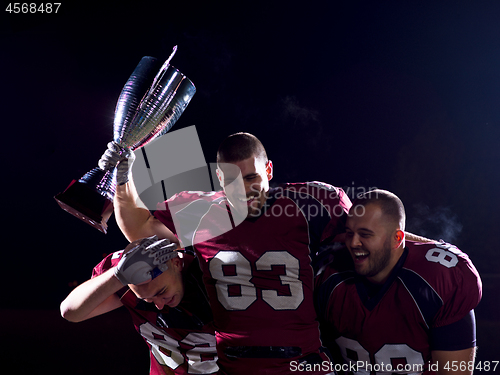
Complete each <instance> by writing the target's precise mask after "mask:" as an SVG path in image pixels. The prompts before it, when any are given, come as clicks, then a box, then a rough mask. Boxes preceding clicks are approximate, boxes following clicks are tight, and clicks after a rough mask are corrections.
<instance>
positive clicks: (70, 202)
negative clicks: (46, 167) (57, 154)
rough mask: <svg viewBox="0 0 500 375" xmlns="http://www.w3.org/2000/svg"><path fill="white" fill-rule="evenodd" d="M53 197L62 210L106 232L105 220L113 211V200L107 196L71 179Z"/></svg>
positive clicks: (106, 220)
mask: <svg viewBox="0 0 500 375" xmlns="http://www.w3.org/2000/svg"><path fill="white" fill-rule="evenodd" d="M54 199H55V200H56V201H57V203H59V206H61V208H62V209H63V210H65V211H67V212H69V213H70V214H72V215H73V216H75V217H77V218H79V219H80V220H83V221H84V222H86V223H87V224H90V225H92V226H93V227H94V228H96V229H98V230H99V231H101V232H102V233H104V234H106V232H107V229H108V224H107V222H108V219H109V218H110V216H111V214H112V213H113V202H112V201H110V200H109V199H108V198H106V197H104V196H103V195H101V194H99V193H98V192H97V191H95V190H92V189H91V188H89V187H88V186H87V185H86V184H84V183H81V182H79V181H77V180H73V181H71V183H70V184H69V186H68V187H67V188H66V190H64V192H62V193H59V194H57V195H56V196H55V197H54Z"/></svg>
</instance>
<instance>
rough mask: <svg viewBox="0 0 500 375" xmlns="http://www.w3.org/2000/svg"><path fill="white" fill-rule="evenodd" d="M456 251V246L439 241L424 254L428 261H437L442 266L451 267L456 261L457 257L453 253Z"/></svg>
mask: <svg viewBox="0 0 500 375" xmlns="http://www.w3.org/2000/svg"><path fill="white" fill-rule="evenodd" d="M456 252H457V249H456V247H454V246H452V245H449V244H446V243H439V244H436V247H435V248H433V249H430V250H429V251H428V252H427V253H426V254H425V259H427V260H428V261H429V262H434V263H439V264H441V265H442V266H445V267H447V268H451V267H455V266H456V265H457V263H458V257H457V256H456V255H455V254H454V253H456Z"/></svg>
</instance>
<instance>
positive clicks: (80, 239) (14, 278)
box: [0, 1, 500, 374]
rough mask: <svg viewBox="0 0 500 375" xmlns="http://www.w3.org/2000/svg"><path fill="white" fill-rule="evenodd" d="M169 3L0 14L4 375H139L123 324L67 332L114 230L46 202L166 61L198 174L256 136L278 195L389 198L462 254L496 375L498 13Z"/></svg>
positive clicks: (125, 320) (101, 321)
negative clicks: (179, 87)
mask: <svg viewBox="0 0 500 375" xmlns="http://www.w3.org/2000/svg"><path fill="white" fill-rule="evenodd" d="M179 3H180V2H175V4H174V2H157V4H154V5H152V4H150V3H148V2H134V1H131V2H127V4H125V5H124V4H121V5H114V6H110V5H103V4H102V3H101V4H99V5H97V4H92V3H89V2H82V1H73V2H71V4H69V2H63V3H62V5H61V7H60V8H59V11H58V13H57V14H54V13H52V14H36V15H34V14H12V13H8V12H7V11H5V9H6V7H7V4H8V3H7V2H2V8H1V9H0V12H1V15H0V30H1V33H0V51H1V52H0V68H1V80H0V88H1V95H2V96H1V99H2V100H1V107H0V110H1V112H0V113H1V114H0V120H1V131H2V132H3V134H2V135H3V137H2V139H3V142H2V145H3V156H4V157H3V165H4V168H3V176H2V209H3V216H4V222H6V223H7V225H6V226H5V225H4V228H5V229H4V230H3V238H2V243H3V246H2V253H1V255H0V265H1V266H2V272H1V273H0V278H1V279H0V280H1V285H2V286H3V289H2V299H1V304H0V314H2V319H1V320H2V327H1V328H2V329H1V330H0V335H2V345H3V346H4V347H7V349H8V351H7V352H5V351H4V355H2V357H3V360H2V363H3V364H4V365H5V366H11V365H12V366H15V367H16V369H17V370H16V373H20V374H21V373H22V374H24V373H32V372H34V371H37V370H40V369H44V370H47V371H50V372H51V373H53V374H56V373H61V374H62V373H77V374H79V373H81V374H87V373H93V374H98V373H101V372H102V373H108V374H109V373H121V374H132V373H138V372H137V371H139V373H143V374H145V373H147V368H148V358H147V349H146V345H145V344H143V343H142V342H141V338H140V337H139V336H138V335H137V334H135V333H134V332H133V327H132V324H131V322H130V319H129V317H128V316H127V312H126V311H118V312H113V313H111V314H108V315H107V316H103V317H98V318H95V319H92V320H91V321H89V322H84V323H80V324H71V323H68V322H66V321H64V320H63V319H62V318H60V316H59V312H58V308H59V303H60V302H61V300H62V299H64V297H65V296H66V295H67V294H68V293H69V291H70V290H71V288H72V287H73V286H74V285H77V284H78V283H81V282H83V281H85V280H86V279H88V278H89V277H90V274H91V270H92V268H93V266H94V265H95V264H96V263H98V262H99V261H100V260H101V259H102V256H103V254H106V253H109V252H112V251H115V250H119V249H121V248H123V247H124V246H125V245H126V243H127V242H126V240H125V238H124V237H123V236H122V235H121V233H120V232H119V229H118V228H117V227H116V224H115V221H114V217H112V218H111V219H110V222H109V224H110V228H109V233H108V234H107V235H103V234H102V233H100V232H98V231H96V230H95V229H93V228H92V227H90V226H88V225H86V224H84V223H83V222H80V221H79V220H78V219H76V218H74V217H73V216H71V215H69V214H67V213H66V212H64V211H63V210H61V209H60V208H59V206H58V205H57V203H56V201H55V200H54V199H53V196H54V195H55V194H57V193H59V192H61V191H62V190H64V188H66V186H67V185H68V184H69V182H70V181H71V180H72V179H75V178H76V179H77V178H79V177H81V176H82V175H83V174H84V173H85V172H87V171H88V170H89V169H91V168H93V167H95V166H96V165H97V160H98V159H99V157H100V156H101V154H102V153H103V151H104V150H105V148H106V144H107V142H109V141H110V140H111V139H112V122H113V113H114V107H115V104H116V100H117V99H118V96H119V94H120V91H121V89H122V87H123V85H124V83H125V82H126V80H127V79H128V77H129V75H130V74H131V73H132V71H133V69H134V68H135V66H136V65H137V63H138V62H139V60H140V59H141V57H143V56H146V55H149V56H155V57H157V58H159V59H162V60H164V59H166V58H167V57H168V56H169V55H170V53H171V51H172V48H173V46H174V45H177V46H178V51H177V54H176V55H175V57H174V59H173V61H172V64H173V65H174V66H175V67H177V68H178V69H180V70H181V71H182V72H183V73H185V74H186V75H187V76H188V77H189V78H190V79H191V80H192V81H193V82H194V83H195V85H196V87H197V93H196V95H195V96H194V98H193V100H192V101H191V103H190V104H189V106H188V108H187V109H186V111H185V113H184V114H183V115H182V117H181V118H180V120H179V121H178V123H177V124H176V125H175V127H174V129H172V131H173V130H175V129H180V128H183V127H187V126H191V125H196V129H197V132H198V135H199V137H200V141H201V144H202V147H203V151H204V154H205V157H206V161H207V163H211V162H214V161H215V152H216V150H217V147H218V145H219V143H220V142H221V141H222V140H223V139H224V138H225V137H226V136H227V135H229V134H231V133H234V132H237V131H248V132H251V133H253V134H255V135H256V136H258V137H259V138H260V139H261V140H262V142H263V143H264V145H266V148H267V151H268V154H269V157H270V158H271V160H273V162H274V167H275V177H274V180H273V181H274V182H275V183H278V182H293V181H308V180H319V181H324V182H328V183H331V184H333V185H336V186H341V187H343V188H344V189H345V190H346V191H347V192H348V194H349V195H350V197H352V196H353V193H354V192H362V191H363V190H364V189H368V188H369V187H378V188H383V189H387V190H390V191H393V192H394V193H396V194H397V195H398V196H399V197H400V198H401V199H402V200H403V202H404V203H405V205H406V209H407V214H408V223H407V229H408V230H409V231H412V232H415V233H417V234H421V235H425V236H429V237H432V238H443V239H445V240H446V241H448V242H452V243H454V244H456V245H457V246H458V247H459V248H461V249H462V250H464V251H465V252H467V253H468V254H469V256H470V257H471V259H472V261H473V262H474V264H475V265H476V267H477V268H478V270H479V272H480V273H481V275H482V278H483V284H484V285H483V287H484V297H483V301H482V302H481V304H480V305H479V307H478V308H477V310H476V314H477V318H478V343H479V352H478V360H482V361H485V360H488V361H495V360H496V361H498V360H500V356H499V355H498V352H499V350H500V339H499V337H498V334H499V319H498V315H499V311H500V304H499V302H498V301H497V298H496V297H495V293H496V290H497V288H498V287H500V278H499V275H500V274H499V271H498V265H499V261H500V253H499V252H498V250H497V248H498V246H497V243H498V240H497V238H496V237H495V233H497V230H498V228H499V224H500V213H499V207H500V198H499V194H498V191H497V189H498V187H499V185H500V173H499V167H500V144H499V141H500V106H499V104H500V74H499V68H500V52H499V48H500V22H499V20H500V3H499V2H498V1H453V2H452V1H412V2H400V1H344V2H339V1H309V2H297V1H286V2H271V1H269V2H260V1H253V2H203V3H201V2H200V3H198V2H184V3H182V4H179ZM403 3H404V4H403ZM39 4H40V3H39ZM159 4H160V5H159ZM131 353H132V354H131ZM134 354H137V355H134ZM97 364H98V365H97ZM137 369H139V370H137ZM498 370H500V368H499V369H498Z"/></svg>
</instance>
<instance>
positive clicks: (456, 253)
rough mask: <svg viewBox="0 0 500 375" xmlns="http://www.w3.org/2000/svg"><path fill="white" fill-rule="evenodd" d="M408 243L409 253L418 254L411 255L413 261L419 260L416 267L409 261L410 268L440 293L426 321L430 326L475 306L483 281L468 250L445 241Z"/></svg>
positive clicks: (453, 318)
mask: <svg viewBox="0 0 500 375" xmlns="http://www.w3.org/2000/svg"><path fill="white" fill-rule="evenodd" d="M407 246H408V247H409V249H410V253H411V252H415V253H416V254H418V256H416V257H412V259H413V262H417V263H419V265H418V266H415V267H416V268H413V266H412V265H411V264H408V266H409V268H410V269H414V270H418V273H419V274H420V275H421V276H422V277H423V278H424V279H425V280H426V281H427V283H428V284H429V285H430V287H432V289H433V290H434V291H435V293H436V294H437V295H438V296H439V300H437V302H436V303H438V307H439V308H438V309H437V311H436V314H435V315H434V318H433V319H432V321H430V322H429V323H430V324H429V328H431V329H433V328H438V327H443V326H446V325H449V324H452V323H455V322H458V321H459V320H461V319H462V318H464V317H465V316H466V315H467V314H469V312H470V311H471V310H473V309H474V308H476V306H477V305H478V303H479V301H480V300H481V296H482V283H481V278H480V276H479V273H478V272H477V270H476V268H475V267H474V265H473V264H472V262H471V260H470V259H469V257H468V256H467V254H465V253H463V252H462V251H460V250H459V249H457V248H456V247H455V246H453V245H450V244H448V243H444V242H440V243H434V244H428V243H427V244H420V243H413V242H408V244H407ZM406 266H407V264H405V267H406Z"/></svg>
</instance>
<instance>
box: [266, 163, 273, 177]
mask: <svg viewBox="0 0 500 375" xmlns="http://www.w3.org/2000/svg"><path fill="white" fill-rule="evenodd" d="M266 174H267V180H268V181H271V179H272V178H273V162H272V161H271V160H268V161H267V164H266Z"/></svg>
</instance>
